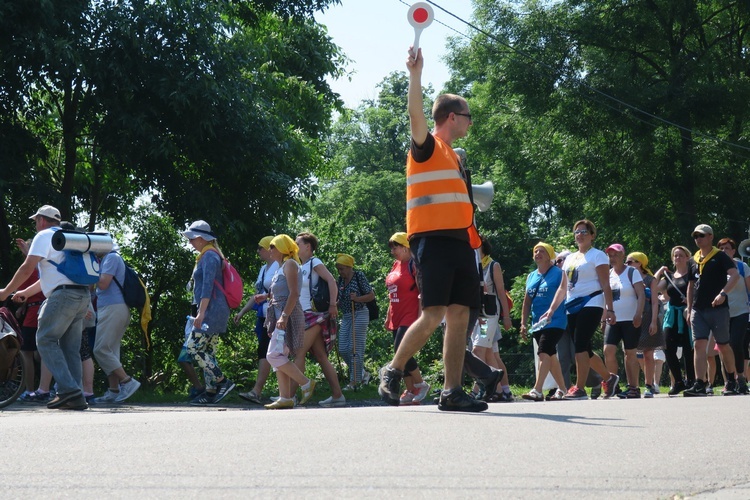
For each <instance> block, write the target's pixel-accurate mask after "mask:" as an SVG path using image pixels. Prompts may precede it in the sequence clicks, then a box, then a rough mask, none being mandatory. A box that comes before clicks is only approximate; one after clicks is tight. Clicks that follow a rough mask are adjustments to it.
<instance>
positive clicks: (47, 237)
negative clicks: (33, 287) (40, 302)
mask: <svg viewBox="0 0 750 500" xmlns="http://www.w3.org/2000/svg"><path fill="white" fill-rule="evenodd" d="M56 230H57V229H56V228H55V229H53V228H47V229H44V230H42V231H39V232H38V233H36V236H34V239H33V241H32V242H31V246H30V247H29V255H33V256H34V257H41V258H42V260H40V261H39V264H38V266H37V268H38V269H39V279H40V280H41V284H42V293H43V294H44V296H45V297H49V296H50V295H52V291H53V290H54V289H55V288H57V287H58V286H60V285H75V283H73V282H72V281H71V280H70V279H68V278H67V277H66V276H65V275H64V274H63V273H61V272H59V271H58V270H57V268H56V267H55V266H54V265H52V264H50V261H52V262H56V263H58V264H60V263H61V262H62V261H63V258H64V257H65V254H64V253H63V252H61V251H58V250H55V249H54V248H52V235H53V234H55V231H56Z"/></svg>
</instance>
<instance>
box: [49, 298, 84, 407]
mask: <svg viewBox="0 0 750 500" xmlns="http://www.w3.org/2000/svg"><path fill="white" fill-rule="evenodd" d="M90 301H91V296H90V294H89V291H88V290H87V289H80V290H79V289H66V290H58V291H56V292H53V293H52V295H51V296H50V297H49V298H47V300H45V301H44V304H42V307H41V308H40V309H39V329H38V330H37V332H36V345H37V348H38V349H39V355H40V356H41V357H42V360H43V361H44V363H45V364H46V365H47V368H49V371H50V372H51V373H52V376H53V377H54V378H55V381H56V382H57V386H58V392H59V393H60V394H68V393H72V392H80V391H81V386H82V373H81V371H82V370H81V355H80V352H79V351H80V349H81V334H82V333H83V317H84V316H85V315H86V312H87V311H88V307H89V302H90Z"/></svg>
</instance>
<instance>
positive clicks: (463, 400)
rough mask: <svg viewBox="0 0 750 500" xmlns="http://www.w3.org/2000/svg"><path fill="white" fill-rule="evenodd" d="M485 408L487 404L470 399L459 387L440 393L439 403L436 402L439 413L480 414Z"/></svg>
mask: <svg viewBox="0 0 750 500" xmlns="http://www.w3.org/2000/svg"><path fill="white" fill-rule="evenodd" d="M487 408H488V406H487V403H485V402H484V401H477V400H476V399H472V398H470V397H469V395H468V394H466V393H465V392H464V391H463V389H461V388H460V387H459V388H456V389H452V390H451V391H450V392H446V391H443V392H441V393H440V401H438V410H441V411H468V412H480V411H485V410H486V409H487Z"/></svg>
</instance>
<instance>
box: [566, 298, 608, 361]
mask: <svg viewBox="0 0 750 500" xmlns="http://www.w3.org/2000/svg"><path fill="white" fill-rule="evenodd" d="M602 312H604V308H602V307H584V308H583V309H581V311H580V312H578V313H576V314H568V333H570V336H571V338H572V339H573V344H575V350H576V354H579V353H582V352H587V353H588V354H589V357H592V356H593V355H594V349H593V347H592V346H591V339H592V338H594V332H596V327H597V326H599V322H600V321H601V320H602Z"/></svg>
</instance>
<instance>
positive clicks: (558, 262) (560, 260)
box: [555, 259, 565, 264]
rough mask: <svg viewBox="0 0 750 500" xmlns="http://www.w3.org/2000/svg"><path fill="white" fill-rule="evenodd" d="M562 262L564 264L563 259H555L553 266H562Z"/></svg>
mask: <svg viewBox="0 0 750 500" xmlns="http://www.w3.org/2000/svg"><path fill="white" fill-rule="evenodd" d="M563 262H565V259H557V260H556V261H555V264H562V263H563Z"/></svg>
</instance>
